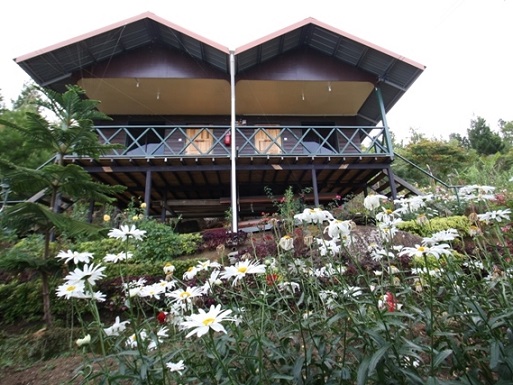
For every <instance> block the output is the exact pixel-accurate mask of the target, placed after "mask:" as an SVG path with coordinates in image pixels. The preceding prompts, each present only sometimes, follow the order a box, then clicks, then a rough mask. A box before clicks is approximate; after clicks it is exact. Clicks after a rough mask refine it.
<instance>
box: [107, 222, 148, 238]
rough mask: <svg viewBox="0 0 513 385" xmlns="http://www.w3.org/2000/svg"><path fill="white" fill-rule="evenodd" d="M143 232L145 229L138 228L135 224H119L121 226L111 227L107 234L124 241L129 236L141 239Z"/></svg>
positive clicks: (144, 232)
mask: <svg viewBox="0 0 513 385" xmlns="http://www.w3.org/2000/svg"><path fill="white" fill-rule="evenodd" d="M145 234H146V230H138V229H137V228H136V227H135V225H131V226H126V225H121V228H119V229H111V230H110V231H109V234H108V236H109V237H110V238H116V239H121V240H123V241H126V240H127V239H129V238H134V239H135V240H137V241H141V240H142V238H143V237H144V236H145Z"/></svg>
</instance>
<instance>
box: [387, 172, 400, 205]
mask: <svg viewBox="0 0 513 385" xmlns="http://www.w3.org/2000/svg"><path fill="white" fill-rule="evenodd" d="M385 170H386V173H387V175H388V182H389V183H390V195H392V200H394V201H395V200H396V199H397V186H396V185H395V178H394V172H393V171H392V167H390V166H388V167H387V168H386V169H385Z"/></svg>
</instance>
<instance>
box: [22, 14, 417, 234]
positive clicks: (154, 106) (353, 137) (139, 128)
mask: <svg viewBox="0 0 513 385" xmlns="http://www.w3.org/2000/svg"><path fill="white" fill-rule="evenodd" d="M15 61H16V62H17V63H18V64H19V65H20V66H21V67H22V68H23V69H24V70H25V71H26V72H27V73H28V74H29V75H30V76H31V77H32V78H33V79H34V81H35V82H37V83H38V84H39V85H41V86H45V87H49V88H52V89H54V90H57V91H64V90H65V86H66V85H67V84H78V85H79V86H81V87H82V88H83V89H84V90H85V91H86V94H87V97H89V98H91V99H97V100H100V101H101V105H100V109H101V110H102V111H103V112H104V113H106V114H107V115H109V116H110V117H112V118H113V121H111V122H108V125H105V122H101V123H100V122H98V125H97V126H96V130H97V133H98V138H99V140H101V141H103V142H105V143H118V144H121V145H123V148H122V149H119V150H114V151H112V152H111V153H109V154H107V155H105V156H102V157H101V158H99V159H91V158H84V157H81V158H77V157H68V158H67V159H66V161H67V162H75V163H76V164H79V165H81V166H82V167H83V168H84V169H86V170H87V171H88V172H89V173H91V174H92V175H93V176H94V178H95V179H97V180H98V181H101V182H103V183H107V184H121V185H124V186H126V187H127V189H126V191H125V192H124V193H123V194H120V195H119V196H118V197H117V198H118V202H119V205H120V206H124V205H127V204H128V203H129V202H130V201H131V199H132V198H133V197H139V198H140V199H141V200H143V201H144V202H146V210H147V211H148V214H149V215H154V216H160V217H162V218H163V219H165V218H166V217H168V216H176V215H182V216H183V217H184V218H195V217H215V216H223V215H224V213H225V212H226V211H227V210H228V209H230V208H232V209H234V210H235V211H236V212H237V213H238V218H245V217H250V216H257V215H259V214H260V213H261V212H269V211H272V210H273V204H272V199H270V198H269V196H268V195H267V194H266V187H267V188H269V189H270V190H271V191H272V193H273V194H274V195H275V196H276V197H278V198H279V197H280V196H281V194H283V193H284V191H285V190H286V189H287V188H289V187H292V188H293V189H294V190H295V191H297V192H299V191H303V190H304V189H306V188H308V189H309V190H310V193H309V194H306V195H305V200H306V201H307V203H308V204H311V205H312V206H313V205H315V206H318V205H320V204H325V203H327V202H330V201H333V199H334V198H335V196H341V197H347V196H351V194H358V193H361V192H365V191H367V190H368V189H369V188H373V187H374V188H375V187H376V186H381V187H380V188H381V193H386V194H389V195H390V196H392V197H395V196H396V194H397V191H398V189H401V188H405V186H406V184H401V183H400V181H399V182H398V179H397V178H395V177H394V175H393V173H392V171H391V168H390V166H391V163H392V162H393V160H394V152H393V148H392V143H391V139H390V130H389V127H388V126H387V120H386V113H387V112H388V111H389V110H390V109H391V108H392V107H393V106H394V104H395V103H396V102H397V101H398V100H399V99H400V98H401V96H402V95H403V94H404V93H405V92H406V91H407V90H408V88H409V87H410V86H411V85H412V83H413V82H414V81H415V80H416V79H417V77H418V76H419V75H420V74H421V73H422V71H423V70H424V66H422V65H420V64H418V63H416V62H414V61H412V60H408V59H406V58H405V57H403V56H400V55H398V54H395V53H393V52H390V51H388V50H385V49H383V48H380V47H378V46H376V45H374V44H371V43H369V42H366V41H364V40H362V39H359V38H357V37H355V36H352V35H350V34H348V33H345V32H343V31H341V30H338V29H336V28H333V27H331V26H329V25H326V24H324V23H322V22H319V21H317V20H315V19H312V18H308V19H305V20H303V21H300V22H298V23H296V24H294V25H291V26H289V27H287V28H284V29H282V30H280V31H277V32H275V33H273V34H271V35H269V36H265V37H263V38H261V39H259V40H257V41H254V42H251V43H248V44H247V45H244V46H242V47H239V48H237V49H235V50H230V49H228V48H226V47H224V46H222V45H219V44H217V43H215V42H213V41H210V40H209V39H206V38H204V37H202V36H198V35H197V34H195V33H193V32H190V31H187V30H185V29H184V28H181V27H180V26H178V25H175V24H173V23H171V22H169V21H167V20H164V19H162V18H160V17H158V16H156V15H154V14H152V13H144V14H141V15H138V16H135V17H133V18H131V19H128V20H123V21H121V22H119V23H116V24H113V25H110V26H107V27H105V28H102V29H100V30H97V31H93V32H91V33H88V34H85V35H82V36H79V37H77V38H74V39H71V40H68V41H65V42H62V43H60V44H57V45H54V46H51V47H48V48H46V49H42V50H38V51H36V52H35V53H31V54H27V55H24V56H22V57H18V58H16V59H15ZM383 186H386V188H387V191H386V192H385V187H383ZM235 217H237V216H235ZM236 221H237V220H235V222H234V227H236Z"/></svg>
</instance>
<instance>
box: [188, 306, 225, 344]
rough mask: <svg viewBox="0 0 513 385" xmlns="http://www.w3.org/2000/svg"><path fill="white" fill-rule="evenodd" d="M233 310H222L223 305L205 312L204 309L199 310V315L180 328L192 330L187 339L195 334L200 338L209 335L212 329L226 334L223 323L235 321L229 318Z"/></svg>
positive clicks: (195, 315) (212, 307)
mask: <svg viewBox="0 0 513 385" xmlns="http://www.w3.org/2000/svg"><path fill="white" fill-rule="evenodd" d="M231 312H232V311H231V310H221V305H217V306H215V307H214V305H212V306H210V310H209V311H208V313H207V312H205V311H204V310H203V309H199V314H192V315H190V316H188V317H187V318H186V320H185V321H183V322H182V323H181V324H180V326H181V328H182V329H192V330H191V331H190V332H189V334H187V335H186V336H185V337H186V338H188V337H190V336H192V335H193V334H196V335H197V336H198V337H201V336H202V335H204V334H206V333H208V331H209V330H210V329H212V330H214V331H216V332H223V333H226V329H225V328H224V326H223V325H221V322H222V321H233V319H231V318H227V316H228V315H230V314H231Z"/></svg>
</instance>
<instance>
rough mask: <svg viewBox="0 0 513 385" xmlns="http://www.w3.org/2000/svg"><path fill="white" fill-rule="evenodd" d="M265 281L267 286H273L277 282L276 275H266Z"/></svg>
mask: <svg viewBox="0 0 513 385" xmlns="http://www.w3.org/2000/svg"><path fill="white" fill-rule="evenodd" d="M265 280H266V281H267V284H268V285H274V284H275V283H276V282H277V281H278V274H274V273H273V274H267V275H266V276H265Z"/></svg>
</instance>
